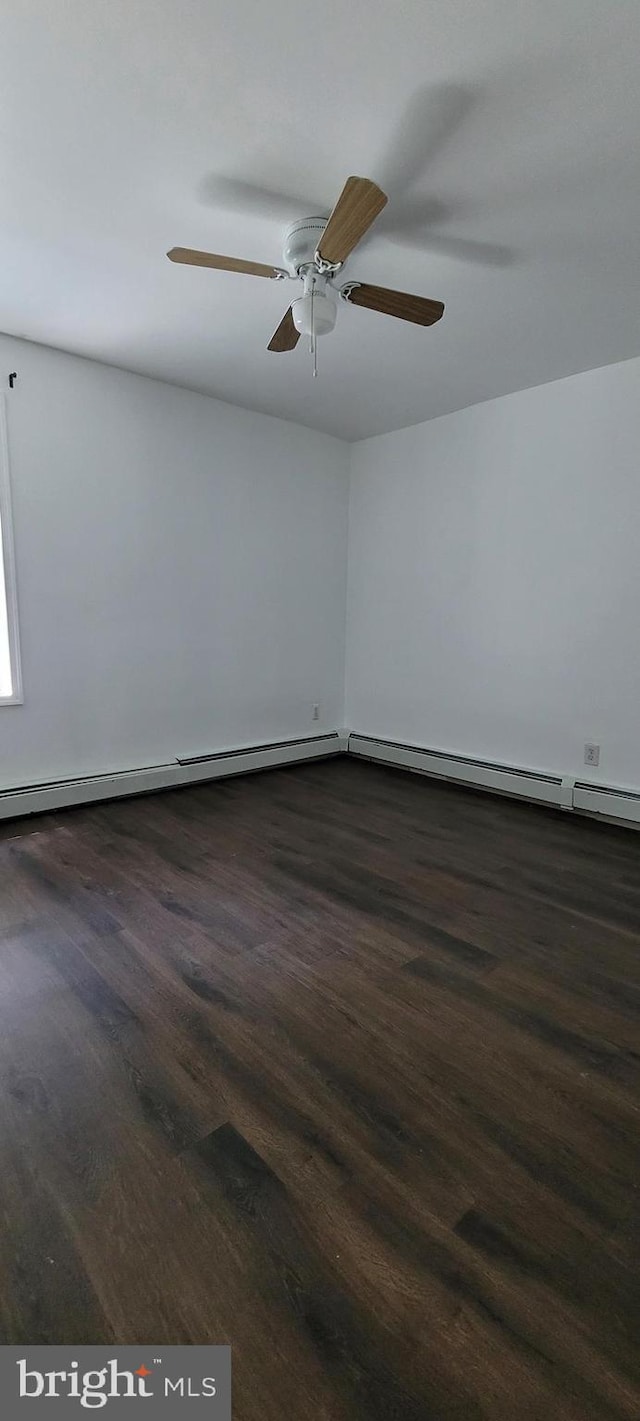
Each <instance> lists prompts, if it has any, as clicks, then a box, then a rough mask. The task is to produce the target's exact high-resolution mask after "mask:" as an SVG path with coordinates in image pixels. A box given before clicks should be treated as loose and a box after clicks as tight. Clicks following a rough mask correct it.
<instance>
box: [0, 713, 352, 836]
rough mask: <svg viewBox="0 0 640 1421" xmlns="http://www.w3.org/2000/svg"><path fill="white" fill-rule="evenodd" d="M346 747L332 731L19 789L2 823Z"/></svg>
mask: <svg viewBox="0 0 640 1421" xmlns="http://www.w3.org/2000/svg"><path fill="white" fill-rule="evenodd" d="M346 745H347V740H346V735H344V734H341V733H340V732H339V731H337V730H332V731H328V732H327V733H326V734H325V735H313V736H305V737H303V738H301V739H299V740H280V741H275V742H273V743H272V744H268V745H244V746H240V747H239V748H237V749H233V750H219V751H214V752H212V753H210V754H202V755H189V756H182V757H176V759H175V760H171V761H169V762H167V764H164V765H146V766H143V767H140V768H137V769H130V770H116V771H114V772H111V773H107V774H97V775H82V776H77V777H75V778H69V779H63V780H55V781H45V782H43V783H41V784H28V785H16V786H13V787H11V788H9V789H6V790H3V791H0V819H15V818H17V817H20V816H22V815H26V814H41V813H44V812H45V811H46V810H52V809H64V808H66V807H68V806H70V805H73V804H89V803H91V802H92V801H94V800H101V799H120V798H125V797H126V796H128V795H132V794H149V793H152V792H153V791H154V790H160V789H174V788H176V786H179V785H187V784H197V783H198V782H199V781H203V780H215V779H222V778H223V777H226V776H228V775H240V774H242V775H246V774H249V773H251V771H253V770H266V769H270V768H271V767H272V766H276V765H293V764H296V763H297V762H298V761H300V760H316V759H323V758H324V757H325V756H328V755H339V754H341V752H342V751H344V750H345V749H346Z"/></svg>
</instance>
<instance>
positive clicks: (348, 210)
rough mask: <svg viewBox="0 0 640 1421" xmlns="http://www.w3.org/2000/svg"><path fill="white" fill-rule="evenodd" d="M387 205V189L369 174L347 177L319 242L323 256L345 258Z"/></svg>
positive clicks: (335, 258) (327, 258)
mask: <svg viewBox="0 0 640 1421" xmlns="http://www.w3.org/2000/svg"><path fill="white" fill-rule="evenodd" d="M386 205H387V196H386V193H384V192H382V190H381V188H379V187H378V185H377V183H372V182H371V180H370V178H347V181H346V183H345V185H344V187H343V189H342V192H341V193H340V196H339V198H338V201H337V203H336V205H335V207H334V209H333V212H332V213H331V216H330V218H329V221H328V222H327V225H326V227H325V229H324V232H323V233H322V237H321V238H320V241H319V243H318V252H319V254H320V256H321V257H322V260H323V261H326V262H343V261H346V260H347V257H348V256H349V253H350V252H352V251H353V249H354V247H356V246H357V245H358V242H359V241H360V240H361V238H362V237H364V234H365V232H368V231H369V228H370V226H371V224H372V222H375V219H376V217H377V216H378V215H379V213H380V212H382V209H383V207H386Z"/></svg>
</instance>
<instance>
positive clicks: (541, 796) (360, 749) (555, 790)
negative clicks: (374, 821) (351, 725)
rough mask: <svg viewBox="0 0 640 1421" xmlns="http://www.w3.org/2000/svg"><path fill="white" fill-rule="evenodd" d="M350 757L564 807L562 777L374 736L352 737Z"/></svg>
mask: <svg viewBox="0 0 640 1421" xmlns="http://www.w3.org/2000/svg"><path fill="white" fill-rule="evenodd" d="M349 753H350V754H351V755H360V756H362V757H364V758H365V759H369V760H381V761H383V763H385V764H387V765H398V766H401V767H404V768H406V769H411V770H418V771H420V772H421V773H423V774H427V775H434V776H436V777H437V778H439V779H444V780H458V781H459V782H460V783H461V784H466V785H471V786H472V787H473V788H481V789H489V790H497V791H499V792H500V793H504V794H514V795H518V796H519V797H520V798H522V799H535V800H541V801H542V802H543V803H544V804H556V805H559V806H562V805H563V790H562V776H561V775H549V774H545V773H543V772H538V771H537V770H525V769H517V768H515V767H513V766H511V765H500V764H494V763H493V762H492V761H490V760H474V759H472V758H471V757H470V756H466V755H453V754H451V755H450V754H447V753H446V751H444V750H427V749H421V748H420V747H419V746H417V745H403V744H401V743H400V742H399V741H394V740H378V739H377V738H376V737H375V736H373V735H359V734H357V733H355V732H352V733H351V734H350V735H349Z"/></svg>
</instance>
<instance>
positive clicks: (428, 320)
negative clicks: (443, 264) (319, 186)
mask: <svg viewBox="0 0 640 1421" xmlns="http://www.w3.org/2000/svg"><path fill="white" fill-rule="evenodd" d="M386 203H387V197H386V194H385V193H384V192H382V189H381V188H379V187H378V186H377V184H376V183H374V182H371V180H370V179H369V178H355V177H352V178H347V181H346V183H345V185H344V187H343V189H342V192H341V194H340V196H339V198H338V201H337V203H336V205H335V207H334V209H333V212H332V213H331V216H330V217H329V220H328V221H327V219H326V218H325V217H306V218H303V219H302V221H300V222H296V223H294V225H293V226H292V227H290V228H289V230H288V232H287V234H286V237H285V241H284V249H283V254H282V259H283V262H284V266H265V265H263V264H262V263H261V262H248V261H242V260H240V259H239V258H238V257H222V256H216V255H214V253H213V252H195V251H192V250H191V248H190V247H172V248H171V251H170V252H167V256H168V257H169V260H170V261H173V262H181V263H183V264H184V265H186V266H208V267H214V268H215V269H217V270H219V271H237V272H240V273H245V274H246V275H247V276H264V277H267V278H269V279H270V280H272V281H287V280H293V281H301V282H302V283H303V292H302V295H301V296H298V297H296V298H295V299H294V300H293V301H292V303H291V305H290V306H289V309H288V310H287V312H286V313H285V315H284V316H283V318H282V320H281V322H280V325H279V326H278V329H277V330H276V331H275V332H274V334H273V335H272V337H271V340H270V341H269V344H268V346H267V349H268V350H272V351H276V352H281V351H285V350H293V348H294V346H296V345H297V344H298V341H299V339H300V336H301V335H306V336H309V338H310V343H311V352H312V354H313V356H314V367H313V373H314V375H315V374H316V373H317V351H316V338H317V337H318V336H321V335H326V334H327V332H329V331H332V330H333V328H334V326H335V323H336V316H337V310H338V298H340V299H341V300H342V301H346V302H347V304H348V305H351V306H365V307H367V308H368V310H370V311H380V312H382V314H383V315H385V316H397V317H398V318H399V319H400V320H401V321H413V322H415V324H416V325H419V326H432V325H433V324H434V323H435V322H436V321H439V320H440V317H441V316H442V313H443V311H444V305H443V303H442V301H431V300H429V299H428V298H427V297H425V296H410V295H408V293H407V292H404V291H389V290H387V288H386V287H384V286H370V285H369V284H368V283H367V282H365V281H347V282H345V284H344V285H343V286H340V287H337V286H336V284H335V282H336V277H337V276H338V273H339V272H340V270H341V268H342V267H343V265H344V263H345V261H346V260H347V257H349V256H350V255H351V253H352V251H353V250H354V248H355V247H356V246H357V245H358V242H360V241H361V239H362V238H363V237H364V236H365V233H366V232H368V231H369V228H370V227H371V226H372V224H373V223H374V222H375V220H376V217H378V216H379V214H380V213H381V212H382V209H383V207H385V206H386Z"/></svg>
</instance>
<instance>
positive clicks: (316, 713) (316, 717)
mask: <svg viewBox="0 0 640 1421" xmlns="http://www.w3.org/2000/svg"><path fill="white" fill-rule="evenodd" d="M312 719H313V720H319V719H320V706H318V705H315V706H314V707H313V716H312Z"/></svg>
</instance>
